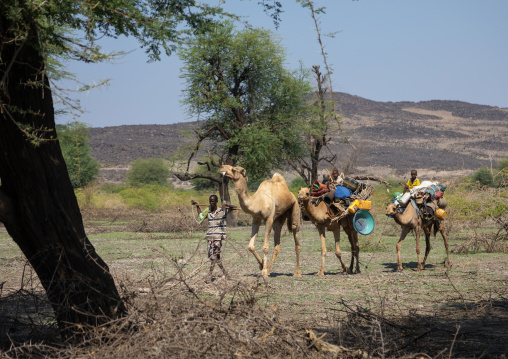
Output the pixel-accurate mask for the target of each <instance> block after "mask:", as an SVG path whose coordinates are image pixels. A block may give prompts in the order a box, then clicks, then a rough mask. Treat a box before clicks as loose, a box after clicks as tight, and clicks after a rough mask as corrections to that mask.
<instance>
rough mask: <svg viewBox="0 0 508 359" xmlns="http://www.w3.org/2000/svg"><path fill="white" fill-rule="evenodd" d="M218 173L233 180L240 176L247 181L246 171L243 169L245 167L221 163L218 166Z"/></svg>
mask: <svg viewBox="0 0 508 359" xmlns="http://www.w3.org/2000/svg"><path fill="white" fill-rule="evenodd" d="M219 173H220V174H221V175H222V176H225V177H229V178H231V179H232V180H233V181H238V180H239V179H241V178H245V180H246V181H247V172H246V171H245V168H242V167H233V166H230V165H222V166H221V167H220V168H219Z"/></svg>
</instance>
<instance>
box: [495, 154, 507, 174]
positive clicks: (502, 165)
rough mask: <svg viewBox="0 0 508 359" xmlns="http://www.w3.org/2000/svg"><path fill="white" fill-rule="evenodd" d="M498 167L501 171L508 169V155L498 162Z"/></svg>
mask: <svg viewBox="0 0 508 359" xmlns="http://www.w3.org/2000/svg"><path fill="white" fill-rule="evenodd" d="M497 168H498V169H499V170H500V171H504V170H508V157H506V158H503V159H502V160H501V161H499V163H498V164H497Z"/></svg>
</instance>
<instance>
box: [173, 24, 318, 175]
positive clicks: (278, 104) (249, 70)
mask: <svg viewBox="0 0 508 359" xmlns="http://www.w3.org/2000/svg"><path fill="white" fill-rule="evenodd" d="M179 56H180V57H181V59H182V60H183V62H184V66H183V68H182V75H181V77H182V78H183V79H184V80H185V81H186V85H187V86H186V88H185V89H184V91H183V95H184V99H183V101H182V102H183V104H184V105H185V106H186V107H187V111H188V113H189V114H190V115H199V117H200V118H203V119H204V122H203V125H202V128H201V131H202V133H206V137H207V138H208V139H211V140H212V141H214V142H215V150H216V152H217V153H219V154H221V155H224V154H226V155H227V157H228V158H229V160H230V161H231V162H230V163H233V164H239V165H242V166H243V167H245V168H246V169H247V171H248V173H249V177H256V176H266V175H267V174H268V172H269V171H270V170H271V169H273V168H274V166H278V165H280V164H281V163H282V157H283V156H281V154H282V153H285V154H287V155H294V154H295V153H299V151H300V149H301V146H300V145H301V141H300V137H299V132H298V129H297V126H296V124H297V121H296V120H297V118H298V117H299V116H300V115H301V113H302V108H303V106H302V104H303V101H304V97H305V95H307V94H308V93H309V92H310V91H311V90H312V89H311V87H310V84H309V83H308V80H307V77H308V75H307V73H305V72H302V71H289V70H288V69H286V67H285V52H284V49H283V48H282V46H281V45H280V40H279V39H278V38H277V37H276V36H275V35H274V34H273V33H271V32H270V31H268V30H265V29H257V28H246V29H243V30H237V29H235V27H234V26H233V24H232V23H231V22H225V23H222V24H219V25H216V26H215V27H214V28H213V30H211V31H209V32H207V33H204V34H201V35H198V36H197V37H196V39H195V41H193V42H192V43H191V45H190V46H189V47H187V48H182V49H181V50H180V51H179Z"/></svg>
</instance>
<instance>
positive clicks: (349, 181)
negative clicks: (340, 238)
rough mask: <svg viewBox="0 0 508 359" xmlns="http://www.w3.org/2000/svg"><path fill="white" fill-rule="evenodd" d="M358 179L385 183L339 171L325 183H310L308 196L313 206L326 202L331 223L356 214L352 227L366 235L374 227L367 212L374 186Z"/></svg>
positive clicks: (369, 207)
mask: <svg viewBox="0 0 508 359" xmlns="http://www.w3.org/2000/svg"><path fill="white" fill-rule="evenodd" d="M335 171H336V170H334V173H336V172H335ZM358 180H373V181H378V182H383V183H385V184H387V183H386V182H384V181H381V180H379V179H377V178H374V177H368V176H355V177H346V176H344V174H343V173H341V174H340V175H337V176H336V177H334V176H330V181H328V182H327V183H320V182H318V181H316V182H314V183H313V184H312V185H311V189H310V196H311V197H313V198H312V200H311V202H312V204H313V205H314V206H318V205H319V203H321V202H324V203H325V204H326V206H327V214H326V215H327V217H328V219H329V220H330V221H331V223H334V222H338V221H340V220H341V219H343V218H344V217H346V216H347V215H348V214H350V215H355V214H357V220H356V222H355V221H354V220H353V225H354V229H355V230H356V231H357V232H358V233H360V234H363V235H366V234H369V233H371V232H372V230H373V229H374V220H373V218H372V216H371V215H370V213H368V211H369V210H370V209H371V201H369V200H368V199H369V198H370V196H371V195H372V193H373V192H374V187H372V186H371V185H367V184H366V183H364V182H360V181H358ZM366 211H367V213H366ZM365 218H368V220H367V221H366V220H365ZM362 219H364V220H362Z"/></svg>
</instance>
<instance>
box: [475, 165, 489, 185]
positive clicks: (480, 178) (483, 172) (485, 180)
mask: <svg viewBox="0 0 508 359" xmlns="http://www.w3.org/2000/svg"><path fill="white" fill-rule="evenodd" d="M472 179H473V182H478V183H479V184H480V185H482V186H489V187H491V186H493V185H494V176H492V172H491V171H490V169H488V168H487V167H481V168H479V169H478V170H477V171H476V172H475V173H473V176H472Z"/></svg>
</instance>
